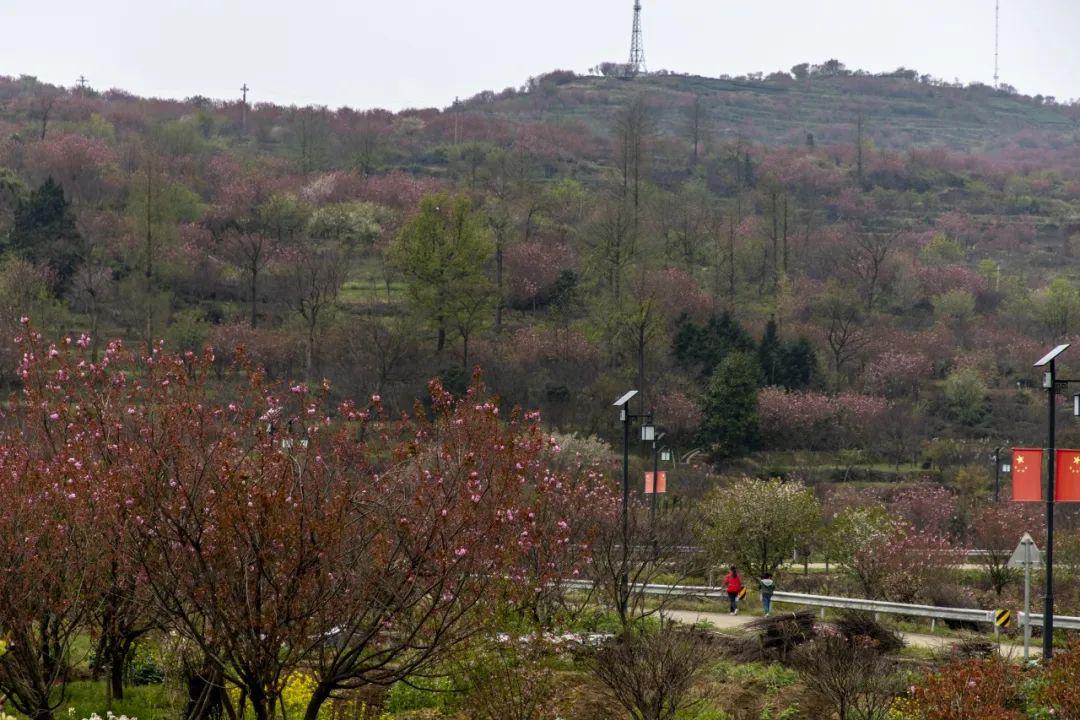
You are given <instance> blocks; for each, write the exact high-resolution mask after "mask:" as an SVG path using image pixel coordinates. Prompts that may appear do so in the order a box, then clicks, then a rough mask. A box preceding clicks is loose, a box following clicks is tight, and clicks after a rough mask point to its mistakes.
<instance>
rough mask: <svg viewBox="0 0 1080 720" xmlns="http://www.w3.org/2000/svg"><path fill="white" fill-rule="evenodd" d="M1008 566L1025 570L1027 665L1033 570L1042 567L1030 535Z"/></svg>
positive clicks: (1025, 656)
mask: <svg viewBox="0 0 1080 720" xmlns="http://www.w3.org/2000/svg"><path fill="white" fill-rule="evenodd" d="M1008 566H1009V567H1011V568H1023V569H1024V662H1025V663H1027V662H1028V660H1029V656H1030V654H1031V568H1032V567H1042V553H1040V552H1039V548H1037V547H1036V546H1035V541H1034V540H1033V539H1032V537H1031V534H1030V533H1024V537H1022V538H1020V544H1019V545H1017V546H1016V550H1015V551H1013V554H1012V557H1011V558H1009V565H1008Z"/></svg>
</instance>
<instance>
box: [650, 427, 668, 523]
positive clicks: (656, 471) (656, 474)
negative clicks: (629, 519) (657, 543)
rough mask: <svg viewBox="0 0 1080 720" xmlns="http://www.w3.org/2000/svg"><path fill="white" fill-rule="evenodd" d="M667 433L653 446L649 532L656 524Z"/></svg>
mask: <svg viewBox="0 0 1080 720" xmlns="http://www.w3.org/2000/svg"><path fill="white" fill-rule="evenodd" d="M664 435H665V433H660V434H659V435H657V436H656V437H655V438H653V444H652V503H651V504H650V505H649V530H650V531H651V530H652V527H653V524H654V523H655V522H656V496H657V495H659V494H660V441H661V440H662V439H663V438H664Z"/></svg>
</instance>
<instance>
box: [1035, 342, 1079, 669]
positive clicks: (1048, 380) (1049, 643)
mask: <svg viewBox="0 0 1080 720" xmlns="http://www.w3.org/2000/svg"><path fill="white" fill-rule="evenodd" d="M1068 349H1069V343H1065V344H1063V345H1058V346H1057V347H1056V348H1054V349H1053V350H1051V351H1050V352H1048V353H1046V355H1044V356H1043V357H1042V358H1040V359H1039V361H1038V362H1037V363H1035V367H1037V368H1046V370H1045V371H1044V373H1043V389H1045V390H1046V399H1047V403H1046V406H1047V413H1046V425H1047V427H1046V439H1047V443H1046V593H1045V603H1044V607H1043V659H1044V661H1047V662H1048V661H1049V660H1050V658H1051V657H1053V655H1054V450H1055V445H1056V438H1055V436H1056V434H1057V433H1056V430H1057V427H1056V426H1057V414H1056V412H1055V408H1054V398H1055V396H1056V394H1057V388H1058V385H1059V384H1061V385H1067V384H1068V382H1069V381H1068V380H1059V379H1058V377H1057V357H1058V355H1060V354H1061V353H1063V352H1065V351H1066V350H1068ZM1074 403H1075V400H1074Z"/></svg>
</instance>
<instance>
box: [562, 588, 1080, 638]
mask: <svg viewBox="0 0 1080 720" xmlns="http://www.w3.org/2000/svg"><path fill="white" fill-rule="evenodd" d="M563 586H564V587H568V588H577V589H582V590H587V589H590V588H592V583H591V582H589V581H588V580H568V581H566V582H564V583H563ZM635 589H636V590H638V591H639V592H642V593H644V594H646V595H663V596H673V597H682V598H703V599H709V600H727V591H726V590H724V589H723V588H717V587H706V586H703V585H642V586H638V587H636V588H635ZM772 601H773V603H774V604H775V603H781V604H787V605H799V606H802V607H817V608H822V610H824V609H825V608H836V609H841V610H861V611H864V612H872V613H880V614H885V615H904V616H907V617H923V618H929V619H930V620H932V621H937V620H957V621H961V622H971V623H988V624H990V625H993V624H994V616H995V613H996V612H997V611H996V610H982V609H980V608H951V607H937V606H934V605H912V604H908V603H895V602H887V601H884V600H866V599H862V598H845V597H832V596H827V595H808V594H804V593H789V592H775V593H773V598H772ZM1023 615H1024V614H1023V613H1022V612H1021V613H1017V623H1018V625H1019V626H1022V625H1023ZM1042 617H1043V616H1042V615H1036V614H1034V613H1032V615H1031V624H1032V626H1033V627H1042ZM1054 628H1055V629H1062V630H1080V617H1069V616H1065V615H1055V616H1054Z"/></svg>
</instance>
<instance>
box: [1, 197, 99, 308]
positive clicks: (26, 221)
mask: <svg viewBox="0 0 1080 720" xmlns="http://www.w3.org/2000/svg"><path fill="white" fill-rule="evenodd" d="M8 244H9V247H10V248H11V249H12V250H14V251H15V252H16V253H18V254H19V255H20V256H22V257H24V258H26V259H27V260H29V261H30V262H33V263H45V264H48V266H49V268H50V269H51V270H52V271H53V272H54V273H55V274H56V281H57V286H58V287H59V288H64V287H66V286H67V284H68V281H69V280H70V279H71V276H72V275H73V274H74V273H75V269H76V268H77V267H78V265H79V263H80V262H82V254H83V247H82V239H81V238H80V237H79V231H78V230H77V229H76V227H75V215H74V213H73V212H72V211H71V205H70V204H69V203H68V201H67V200H66V199H65V198H64V188H63V187H61V185H60V183H58V182H56V181H55V180H53V179H52V178H51V177H50V178H48V179H47V180H46V181H45V182H43V183H42V184H41V186H40V187H38V188H37V189H36V190H33V191H31V192H30V195H29V197H27V198H26V199H25V200H20V201H19V204H18V205H17V206H16V208H15V218H14V223H13V224H12V228H11V233H10V235H9V241H8Z"/></svg>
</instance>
